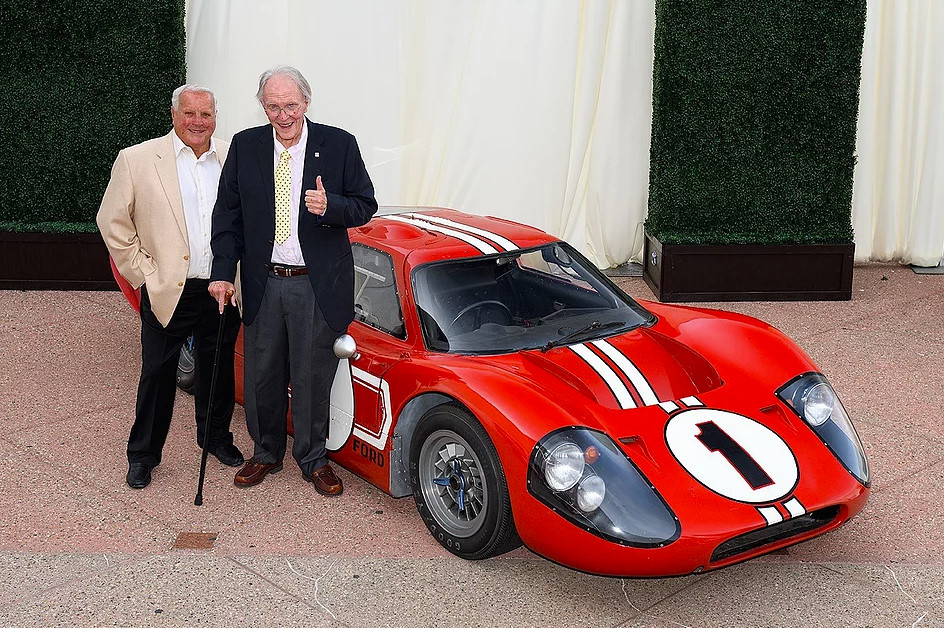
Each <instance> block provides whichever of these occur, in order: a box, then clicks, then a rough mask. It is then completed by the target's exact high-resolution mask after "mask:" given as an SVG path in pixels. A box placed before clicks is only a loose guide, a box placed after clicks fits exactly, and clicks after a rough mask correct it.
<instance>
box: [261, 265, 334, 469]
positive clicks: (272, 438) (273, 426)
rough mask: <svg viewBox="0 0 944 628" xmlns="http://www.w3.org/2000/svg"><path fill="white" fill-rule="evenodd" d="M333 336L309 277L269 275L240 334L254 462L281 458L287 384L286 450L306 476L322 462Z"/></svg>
mask: <svg viewBox="0 0 944 628" xmlns="http://www.w3.org/2000/svg"><path fill="white" fill-rule="evenodd" d="M337 336H338V333H337V332H335V331H334V330H332V329H331V328H330V327H329V326H328V324H327V323H326V322H325V319H324V316H323V315H322V314H321V309H320V308H319V307H318V303H317V302H316V300H315V295H314V292H312V289H311V283H310V282H309V279H308V277H306V276H304V275H301V276H298V277H279V276H277V275H275V274H274V273H269V276H268V278H267V281H266V286H265V292H264V294H263V296H262V304H261V305H260V307H259V313H258V314H257V315H256V319H255V320H254V321H253V322H252V324H251V325H247V326H246V331H245V334H244V337H243V341H244V351H245V364H244V369H243V373H244V381H243V384H244V387H245V391H244V392H245V395H244V398H245V402H246V426H247V427H248V429H249V435H250V436H251V437H252V440H253V441H254V442H255V449H254V451H253V457H254V458H255V459H256V460H257V461H259V462H264V463H268V464H272V463H276V462H280V461H281V460H282V458H283V457H284V456H285V447H286V436H287V431H286V423H285V417H286V413H287V411H288V399H287V398H286V388H287V387H288V385H289V382H291V384H292V427H293V429H294V431H295V440H294V444H293V445H292V456H293V457H294V458H295V460H296V462H298V466H299V467H300V468H301V470H302V473H304V474H306V475H311V473H312V472H313V471H315V470H317V469H320V468H321V467H323V466H324V465H325V464H327V462H328V451H327V450H326V449H325V440H326V438H327V436H328V413H329V408H330V401H331V384H332V382H333V381H334V374H335V371H336V370H337V367H338V358H337V357H336V356H335V355H334V341H335V339H336V338H337Z"/></svg>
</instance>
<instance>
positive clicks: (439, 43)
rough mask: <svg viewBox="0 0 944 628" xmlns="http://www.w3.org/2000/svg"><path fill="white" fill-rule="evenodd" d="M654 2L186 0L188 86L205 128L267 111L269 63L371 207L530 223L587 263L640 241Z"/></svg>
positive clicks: (232, 124)
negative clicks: (339, 133) (352, 161)
mask: <svg viewBox="0 0 944 628" xmlns="http://www.w3.org/2000/svg"><path fill="white" fill-rule="evenodd" d="M653 7H654V5H653V1H652V0H642V1H637V0H613V1H603V0H587V1H586V2H577V1H560V2H556V1H555V2H548V1H547V0H513V1H509V0H478V1H474V2H466V1H462V2H460V1H448V0H400V1H396V2H393V1H387V0H351V1H347V2H337V1H329V0H263V1H249V0H231V1H225V0H190V2H189V3H188V7H187V9H188V10H187V68H188V80H189V81H190V82H194V83H199V84H202V85H206V86H208V87H211V88H212V89H214V90H215V91H216V93H217V96H218V99H219V119H218V126H217V133H218V135H220V136H221V137H224V138H228V137H231V136H232V135H233V134H234V133H235V132H237V131H238V130H240V129H242V128H245V127H248V126H252V125H257V124H265V123H266V119H265V116H264V115H263V113H262V110H261V109H260V107H259V106H258V104H257V103H256V102H255V101H254V99H253V95H254V94H255V91H256V87H257V85H256V81H257V78H258V76H259V74H260V73H261V72H262V71H263V70H265V69H266V68H268V67H270V66H272V65H276V64H279V63H287V64H290V65H294V66H296V67H298V68H299V69H300V70H301V71H302V72H303V73H304V74H305V76H306V77H307V78H308V80H309V81H310V82H311V83H312V88H313V91H314V97H313V101H312V104H311V107H310V109H309V117H311V118H312V119H313V120H316V121H318V122H324V123H326V124H332V125H336V126H340V127H343V128H345V129H347V130H348V131H350V132H352V133H354V135H355V136H357V139H358V142H359V144H360V147H361V152H362V153H363V155H364V160H365V162H366V163H367V167H368V171H369V172H370V174H371V177H372V178H373V180H374V185H375V187H376V189H377V199H378V200H379V201H380V202H381V203H382V204H391V205H392V204H397V205H400V204H407V205H438V206H447V207H454V208H457V209H462V210H464V211H467V212H470V213H474V214H483V215H492V216H498V217H502V218H507V219H511V220H516V221H520V222H525V223H529V224H532V225H535V226H537V227H540V228H542V229H545V230H547V231H549V232H551V233H554V234H556V235H559V236H562V237H564V238H565V239H567V240H568V241H570V242H571V243H572V244H574V246H576V247H577V248H579V249H581V250H582V252H584V253H585V254H587V255H588V256H589V257H590V258H591V259H593V260H594V261H595V262H596V263H597V264H598V265H599V266H601V267H608V266H613V265H618V264H621V263H623V262H625V261H626V260H628V259H629V258H630V257H631V256H632V255H634V254H639V252H640V251H641V249H642V222H643V220H644V219H645V215H646V199H647V196H648V183H649V181H648V179H649V135H650V122H651V119H652V114H651V111H652V105H651V103H652V90H651V84H652V40H653V32H654V8H653Z"/></svg>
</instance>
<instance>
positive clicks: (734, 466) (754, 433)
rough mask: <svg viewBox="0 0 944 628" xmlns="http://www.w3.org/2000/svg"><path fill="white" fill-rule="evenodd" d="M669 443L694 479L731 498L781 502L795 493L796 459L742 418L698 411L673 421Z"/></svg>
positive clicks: (667, 431) (777, 440) (766, 431)
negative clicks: (780, 500)
mask: <svg viewBox="0 0 944 628" xmlns="http://www.w3.org/2000/svg"><path fill="white" fill-rule="evenodd" d="M665 442H666V444H667V445H668V446H669V450H670V451H671V452H672V455H673V456H675V458H676V460H678V461H679V464H681V465H682V466H683V467H684V468H685V470H686V471H688V472H689V473H690V474H691V475H692V477H694V478H695V479H696V480H698V481H699V482H700V483H701V484H703V485H705V486H706V487H707V488H709V489H710V490H712V491H714V492H715V493H718V494H719V495H723V496H724V497H727V498H729V499H733V500H736V501H740V502H747V503H749V504H761V503H765V502H772V501H777V500H779V499H781V498H783V497H786V496H787V495H789V494H790V493H792V492H793V489H794V488H796V484H797V479H798V478H799V475H800V470H799V467H798V466H797V462H796V458H795V457H794V456H793V452H792V451H790V448H789V447H788V446H787V444H786V443H785V442H783V439H781V438H780V437H779V436H777V434H775V433H774V432H773V431H772V430H771V429H769V428H767V427H765V426H763V425H761V424H760V423H758V422H757V421H754V420H752V419H749V418H747V417H745V416H741V415H740V414H734V413H732V412H725V411H724V410H713V409H710V408H698V409H695V410H686V411H684V412H680V413H679V414H676V415H675V416H673V417H672V418H671V419H669V422H668V424H667V425H666V426H665Z"/></svg>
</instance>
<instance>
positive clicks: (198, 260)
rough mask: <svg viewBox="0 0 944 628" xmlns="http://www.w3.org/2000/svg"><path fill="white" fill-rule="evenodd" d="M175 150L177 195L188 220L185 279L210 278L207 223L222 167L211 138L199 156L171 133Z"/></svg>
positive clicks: (210, 220)
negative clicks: (178, 189)
mask: <svg viewBox="0 0 944 628" xmlns="http://www.w3.org/2000/svg"><path fill="white" fill-rule="evenodd" d="M173 139H174V152H175V154H176V155H177V180H178V181H179V182H180V198H181V199H182V200H183V203H184V218H185V219H186V221H187V241H188V243H189V244H190V268H189V270H188V271H187V279H193V278H200V279H209V278H210V263H211V262H212V261H213V253H212V252H211V251H210V225H211V222H212V219H213V205H215V204H216V192H217V190H218V189H219V185H220V171H221V170H222V167H221V165H220V160H219V157H218V155H217V152H216V141H215V140H213V138H210V150H208V151H206V152H205V153H203V154H202V155H200V158H199V159H197V156H196V155H195V154H194V152H193V149H192V148H190V147H189V146H187V145H186V144H184V143H183V140H181V139H180V138H179V137H177V134H176V133H174V138H173Z"/></svg>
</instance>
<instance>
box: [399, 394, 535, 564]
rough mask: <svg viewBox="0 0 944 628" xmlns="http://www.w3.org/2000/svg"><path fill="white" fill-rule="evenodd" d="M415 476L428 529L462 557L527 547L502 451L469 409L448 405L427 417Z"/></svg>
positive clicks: (418, 437)
mask: <svg viewBox="0 0 944 628" xmlns="http://www.w3.org/2000/svg"><path fill="white" fill-rule="evenodd" d="M410 480H411V482H412V484H413V499H414V500H415V501H416V507H417V510H419V513H420V516H421V517H422V518H423V521H424V522H425V523H426V527H427V528H429V531H430V532H431V533H432V535H433V537H434V538H435V539H436V540H437V541H439V543H440V544H441V545H442V546H443V547H445V548H446V549H447V550H449V551H450V552H452V553H453V554H455V555H456V556H460V557H462V558H466V559H469V560H477V559H482V558H490V557H492V556H497V555H499V554H504V553H505V552H507V551H510V550H512V549H514V548H516V547H518V546H519V545H521V540H520V539H519V538H518V533H517V531H516V530H515V525H514V521H513V519H512V515H511V500H510V499H509V497H508V484H507V483H506V481H505V474H504V472H503V471H502V467H501V463H500V461H499V460H498V453H497V452H496V451H495V446H494V445H493V444H492V441H491V439H489V437H488V434H487V433H486V432H485V429H484V428H483V427H482V426H481V425H480V424H479V422H478V421H476V420H475V417H473V416H472V415H471V414H470V413H469V412H468V410H466V409H465V408H463V407H461V406H459V405H457V404H446V405H442V406H437V407H435V408H432V409H430V410H429V411H428V412H427V413H426V414H425V415H424V416H423V418H422V419H421V420H420V423H419V425H418V426H417V428H416V431H415V432H414V434H413V440H412V441H411V444H410Z"/></svg>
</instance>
